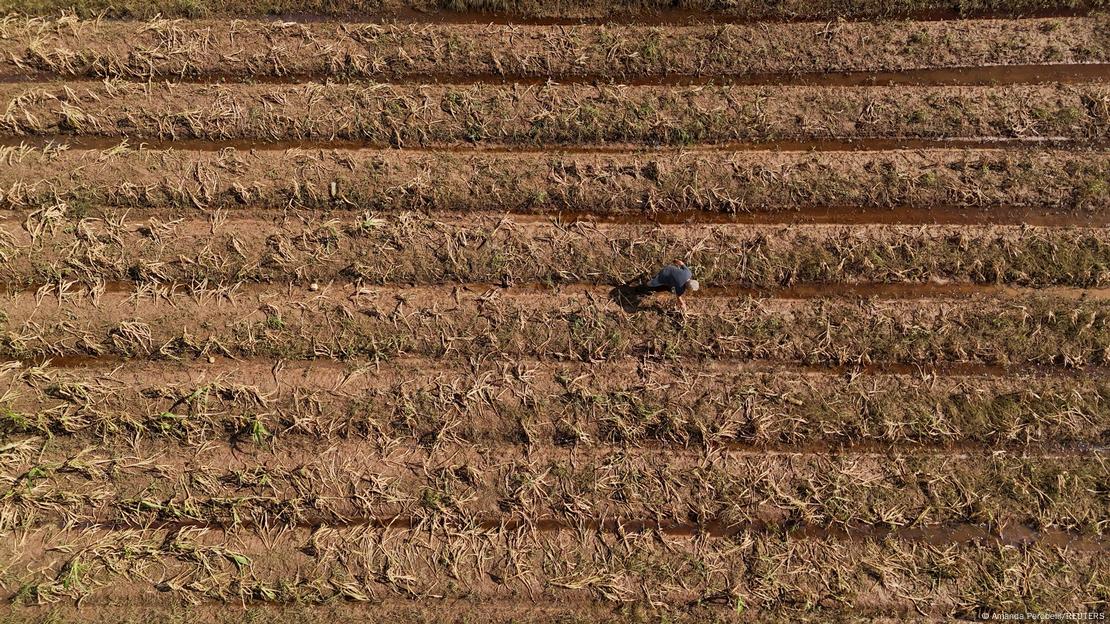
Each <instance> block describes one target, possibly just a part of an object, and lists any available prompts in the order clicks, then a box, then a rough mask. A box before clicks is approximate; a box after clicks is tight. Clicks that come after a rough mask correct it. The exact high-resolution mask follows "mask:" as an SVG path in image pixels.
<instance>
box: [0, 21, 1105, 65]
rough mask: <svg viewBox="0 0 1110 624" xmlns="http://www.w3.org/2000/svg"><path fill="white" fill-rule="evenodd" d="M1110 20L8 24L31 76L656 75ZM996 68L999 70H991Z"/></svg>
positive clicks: (934, 52) (1004, 37)
mask: <svg viewBox="0 0 1110 624" xmlns="http://www.w3.org/2000/svg"><path fill="white" fill-rule="evenodd" d="M1105 21H1106V20H1105V18H1104V17H1101V16H1096V17H1090V18H1049V19H1023V20H972V21H960V22H943V21H939V22H907V21H899V22H847V23H839V24H835V25H834V26H832V27H829V28H826V29H819V28H815V27H814V25H813V24H794V23H781V24H774V25H771V26H767V25H758V26H757V25H747V24H728V25H716V26H707V25H702V26H670V27H647V26H625V25H620V24H605V25H567V26H522V25H497V24H483V25H477V24H473V25H468V24H449V25H445V24H419V25H418V24H389V25H381V24H350V23H342V24H336V23H319V22H307V23H299V24H292V23H287V22H261V21H260V22H236V23H235V24H234V25H232V24H229V23H228V22H226V21H221V20H191V21H180V20H165V19H154V20H151V21H149V22H144V23H139V22H113V21H105V20H78V19H75V18H73V17H72V16H70V17H62V18H45V19H44V18H23V19H9V20H6V21H0V63H6V64H7V65H8V67H9V69H10V70H13V71H18V72H50V73H54V74H58V75H61V76H71V77H108V78H110V77H125V78H131V79H140V78H153V77H167V78H181V77H184V78H204V77H213V78H219V77H227V76H234V77H238V78H242V79H249V78H259V77H266V76H299V77H305V76H315V77H320V78H322V77H325V76H334V77H338V78H392V79H396V78H406V77H434V76H455V77H461V78H466V77H487V78H493V77H498V76H501V77H507V78H529V77H543V78H552V79H555V80H560V79H569V78H602V79H604V78H611V79H617V80H627V79H645V78H647V79H650V78H653V77H665V76H717V77H721V78H723V79H725V80H727V79H728V78H730V77H738V76H764V77H767V76H768V75H769V74H782V73H801V72H804V73H818V72H846V71H855V72H864V71H869V72H879V71H899V70H906V69H919V68H937V67H976V66H1001V65H1044V64H1078V63H1098V62H1102V63H1105V62H1107V61H1110V50H1108V48H1107V46H1106V35H1105V33H1104V32H1103V31H1104V29H1105ZM986 73H989V72H986Z"/></svg>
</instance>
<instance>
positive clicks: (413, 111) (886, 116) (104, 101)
mask: <svg viewBox="0 0 1110 624" xmlns="http://www.w3.org/2000/svg"><path fill="white" fill-rule="evenodd" d="M0 102H3V103H4V109H5V114H4V116H3V117H0V131H2V132H4V133H6V134H14V135H33V134H58V133H64V134H72V135H78V136H83V135H92V136H108V137H118V138H128V139H131V140H135V139H167V140H174V139H211V140H227V139H258V140H260V141H272V140H312V141H326V140H333V139H342V140H354V141H365V142H368V143H369V144H372V145H377V146H387V145H388V146H396V147H416V146H439V145H450V144H458V143H467V144H491V145H532V146H536V145H539V146H544V147H553V146H558V145H589V144H599V143H616V144H628V143H633V144H648V145H691V144H697V143H723V142H729V141H769V140H783V139H789V140H798V141H806V140H814V139H870V138H898V139H904V138H944V139H953V138H980V137H1032V138H1039V137H1065V138H1072V139H1105V138H1107V136H1108V123H1110V90H1108V88H1107V87H1105V86H1103V85H1099V84H1093V85H1092V84H1087V85H1039V86H1007V87H1004V88H1003V87H905V86H904V87H896V88H892V87H851V88H832V87H822V88H815V87H747V86H740V87H726V86H715V87H710V86H701V87H648V86H637V87H630V86H582V85H572V86H561V85H555V84H549V85H543V86H532V87H523V86H520V85H512V86H501V85H470V86H438V85H419V86H398V85H385V84H371V85H353V84H352V85H341V84H320V83H312V84H298V85H270V84H262V85H252V84H235V85H199V84H172V85H171V84H157V83H136V82H124V83H121V82H114V83H111V82H105V83H91V82H82V83H66V84H59V85H47V86H34V87H30V88H28V87H26V86H25V85H20V84H13V85H7V86H0Z"/></svg>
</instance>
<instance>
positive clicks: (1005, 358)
mask: <svg viewBox="0 0 1110 624" xmlns="http://www.w3.org/2000/svg"><path fill="white" fill-rule="evenodd" d="M93 304H94V305H91V306H90V305H88V300H86V299H82V298H76V297H75V296H72V295H71V296H68V297H63V298H61V299H55V298H46V299H41V300H40V299H37V298H35V297H32V296H30V295H18V296H13V297H10V298H9V299H8V302H7V304H6V315H5V316H6V319H3V321H2V322H0V329H2V330H3V331H4V334H3V335H2V336H0V355H2V356H4V357H7V358H20V359H33V358H36V357H43V356H50V355H57V356H66V355H82V354H93V355H115V356H120V357H154V358H177V357H190V356H195V355H201V354H221V353H222V354H227V355H235V356H263V357H282V358H286V359H305V358H324V359H328V358H333V359H338V360H347V359H370V360H378V359H390V358H394V357H397V356H399V355H406V354H407V355H418V356H427V357H454V358H470V357H475V356H483V355H511V356H519V357H530V356H532V357H544V358H547V357H551V358H557V359H573V360H581V361H600V360H609V359H618V358H623V357H645V356H647V357H654V358H664V359H666V358H678V357H720V358H728V359H733V360H736V359H740V360H748V359H757V360H772V361H778V362H783V361H787V362H807V363H822V364H846V363H859V364H867V363H871V362H893V363H930V362H977V363H987V364H992V363H996V364H1018V365H1023V364H1030V365H1061V366H1084V365H1096V366H1101V365H1104V364H1106V363H1107V362H1108V358H1110V350H1108V348H1107V345H1108V344H1110V317H1108V316H1107V309H1106V306H1105V305H1104V304H1103V303H1101V302H1099V301H1078V302H1077V301H1075V300H1074V299H1062V298H1056V297H1048V296H1045V297H1030V298H1027V299H1023V300H1019V301H1013V300H1006V299H997V298H980V299H975V300H972V301H967V302H924V303H923V302H920V301H904V300H903V301H891V302H875V301H867V302H846V301H836V300H833V301H827V300H806V301H788V300H771V301H759V300H756V299H752V298H750V297H746V296H745V297H737V298H725V297H722V298H713V299H703V300H700V301H698V302H697V305H696V308H695V312H696V313H695V314H691V315H680V314H678V313H677V312H674V311H672V310H670V309H669V305H668V304H667V303H663V302H662V301H661V300H660V301H658V302H655V301H652V302H640V303H639V304H634V307H633V308H632V309H626V308H628V305H627V304H626V302H624V301H620V300H617V301H608V300H603V299H601V298H600V297H596V296H594V295H592V294H590V293H586V295H585V296H573V295H562V294H555V295H548V296H536V295H535V294H534V293H528V292H525V293H521V294H516V292H515V291H511V289H510V291H509V292H508V293H505V292H503V291H501V290H499V289H497V288H490V289H487V290H486V291H485V292H482V290H478V291H477V292H468V291H467V290H466V289H465V288H462V287H456V288H454V289H452V290H447V289H436V288H431V289H421V288H413V289H406V290H400V291H398V290H395V289H374V288H359V289H355V288H348V289H346V290H344V289H342V288H338V287H337V288H333V289H331V291H330V292H328V293H324V292H320V293H313V292H308V291H294V290H293V289H292V288H288V289H282V288H275V289H269V290H263V291H258V292H254V293H236V292H235V290H234V289H232V288H223V289H210V290H207V291H205V292H194V293H192V294H189V295H184V294H181V293H173V292H166V291H162V292H159V291H157V290H154V291H148V292H146V293H141V294H140V295H139V296H133V295H127V294H120V293H107V294H101V295H99V296H97V297H96V300H95V301H94V302H93Z"/></svg>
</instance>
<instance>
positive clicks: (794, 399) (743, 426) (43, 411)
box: [0, 360, 1110, 453]
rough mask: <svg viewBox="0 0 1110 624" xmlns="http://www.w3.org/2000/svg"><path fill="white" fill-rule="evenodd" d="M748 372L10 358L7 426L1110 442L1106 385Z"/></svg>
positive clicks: (306, 434)
mask: <svg viewBox="0 0 1110 624" xmlns="http://www.w3.org/2000/svg"><path fill="white" fill-rule="evenodd" d="M736 368H737V367H736V366H725V365H714V364H704V363H703V364H700V365H699V366H698V367H697V373H696V374H692V373H690V372H689V371H688V370H687V368H686V367H685V366H684V365H682V364H677V365H674V366H663V365H653V366H644V365H639V366H635V367H633V366H631V365H628V364H621V363H609V364H606V365H605V367H604V369H602V368H600V367H598V366H591V365H575V364H554V363H542V362H535V361H533V362H527V361H526V362H520V361H515V362H510V361H506V362H499V361H490V362H486V363H483V364H479V365H475V366H474V368H473V369H470V370H466V369H462V368H459V367H445V366H443V365H435V364H432V363H431V362H429V361H427V360H416V361H408V360H398V361H395V362H392V363H390V364H389V368H388V371H386V370H383V369H381V368H378V367H362V368H360V367H355V366H352V367H342V366H340V367H336V366H328V365H326V363H321V362H317V363H313V364H304V365H298V364H295V363H286V364H284V365H283V366H282V367H281V368H280V369H275V368H274V367H273V366H272V365H271V364H269V363H266V362H238V363H235V364H234V365H233V366H230V367H227V370H224V369H223V365H222V364H221V365H218V366H212V365H208V366H205V365H201V366H199V367H195V368H189V367H183V366H180V365H177V364H174V363H162V364H149V365H145V366H144V365H139V364H131V365H129V366H124V367H113V368H110V369H101V370H98V369H95V368H94V369H91V370H82V369H59V368H54V367H50V366H36V367H28V368H13V367H10V366H9V367H8V368H7V370H5V371H3V373H2V376H0V387H2V388H4V390H3V392H2V393H0V431H2V432H3V433H4V434H6V435H8V436H9V437H10V439H16V438H20V437H31V436H38V437H43V438H50V437H53V436H57V437H58V439H59V442H60V443H61V442H64V440H66V439H69V438H73V442H71V443H69V444H74V445H79V444H82V442H81V440H90V439H98V440H101V441H104V442H107V441H110V440H117V441H118V440H123V439H133V438H135V437H136V436H140V437H142V436H151V437H153V438H156V439H162V440H178V441H180V442H182V443H184V444H188V445H190V446H198V445H203V444H204V443H206V442H209V441H218V440H228V439H231V440H235V441H237V443H241V444H244V445H247V446H253V445H259V446H262V447H263V448H273V449H286V450H288V449H291V448H297V447H298V445H299V444H301V443H303V442H305V441H316V443H321V442H324V441H328V440H331V441H342V440H352V441H358V440H365V441H373V442H375V443H376V444H377V445H379V446H380V447H381V448H390V447H393V446H397V445H400V446H402V447H406V448H423V449H428V450H430V451H432V450H437V449H441V448H443V447H452V446H453V445H455V444H462V445H464V446H467V445H469V446H478V445H493V446H497V445H513V444H515V445H520V446H522V447H528V448H531V447H536V448H550V447H554V446H559V447H573V448H593V447H599V448H600V447H604V446H607V445H619V446H640V445H646V446H654V445H657V444H663V445H669V446H671V447H672V448H680V447H685V448H688V449H690V448H691V447H693V449H697V448H698V447H702V448H704V449H705V450H706V452H711V451H712V450H713V449H716V448H720V447H722V446H725V447H729V448H736V449H740V450H744V449H747V450H753V449H754V450H756V451H757V452H758V449H760V448H770V449H784V450H786V451H797V452H803V453H804V452H820V451H822V450H835V449H836V448H838V445H844V447H845V448H846V449H849V450H850V449H851V448H852V447H853V446H854V445H864V449H867V448H871V446H869V445H875V444H891V445H915V444H922V445H952V446H951V448H952V449H953V450H954V451H959V450H960V449H962V448H964V447H965V445H969V444H970V445H972V446H971V447H970V448H972V449H974V448H979V446H978V445H988V446H991V447H994V448H1015V449H1020V448H1023V447H1025V446H1026V445H1029V447H1030V448H1037V446H1036V445H1040V446H1041V447H1042V448H1049V449H1052V448H1054V445H1062V446H1065V447H1069V446H1071V447H1074V446H1075V445H1079V446H1080V448H1082V446H1083V445H1100V444H1104V443H1105V439H1106V436H1107V432H1108V429H1110V404H1108V398H1110V388H1108V386H1107V382H1106V381H1105V380H1103V379H1100V378H1097V377H1087V376H1075V377H1054V376H1033V375H1020V374H1019V375H1013V376H1007V377H980V376H972V377H949V376H940V377H937V376H936V375H933V374H924V373H923V374H921V375H901V374H863V375H844V376H836V375H831V374H818V373H805V372H796V371H795V372H791V371H789V370H784V369H780V370H777V371H764V372H760V371H745V370H736ZM211 369H216V370H214V371H213V370H211ZM910 448H913V447H912V446H910ZM693 449H692V450H693ZM924 451H928V447H925V448H924Z"/></svg>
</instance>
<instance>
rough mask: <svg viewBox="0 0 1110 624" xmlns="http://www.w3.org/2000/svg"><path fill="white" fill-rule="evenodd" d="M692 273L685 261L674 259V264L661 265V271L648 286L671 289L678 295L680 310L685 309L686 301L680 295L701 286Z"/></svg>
mask: <svg viewBox="0 0 1110 624" xmlns="http://www.w3.org/2000/svg"><path fill="white" fill-rule="evenodd" d="M693 277H694V273H693V271H691V270H690V268H689V267H687V266H686V263H685V262H683V261H681V260H675V261H674V264H668V265H667V266H665V267H663V270H662V271H659V274H658V275H656V276H655V277H654V278H653V279H652V280H651V281H650V282H648V284H647V285H648V288H658V289H663V288H665V289H666V290H673V291H674V294H675V295H677V296H678V305H679V306H680V307H681V308H682V311H683V312H685V311H686V302H685V301H683V300H682V295H684V294H686V291H687V290H691V291H695V290H697V289H698V288H700V287H701V285H700V284H698V280H696V279H693Z"/></svg>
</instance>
